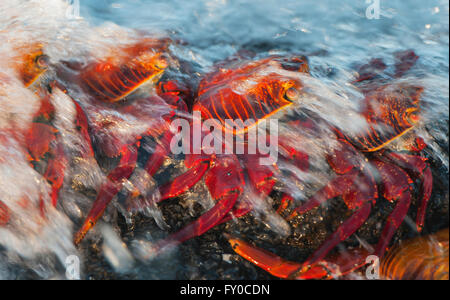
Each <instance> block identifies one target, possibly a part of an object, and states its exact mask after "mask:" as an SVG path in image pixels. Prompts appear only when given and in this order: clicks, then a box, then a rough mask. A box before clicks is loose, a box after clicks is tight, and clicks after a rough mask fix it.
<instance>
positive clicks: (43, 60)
mask: <svg viewBox="0 0 450 300" xmlns="http://www.w3.org/2000/svg"><path fill="white" fill-rule="evenodd" d="M35 61H36V65H37V66H38V67H39V68H40V69H46V68H48V63H49V57H48V56H47V55H39V56H38V57H36V60H35Z"/></svg>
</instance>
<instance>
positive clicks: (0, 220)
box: [0, 200, 10, 226]
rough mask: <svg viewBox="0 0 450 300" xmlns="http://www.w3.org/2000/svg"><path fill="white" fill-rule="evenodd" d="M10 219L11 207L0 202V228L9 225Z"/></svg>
mask: <svg viewBox="0 0 450 300" xmlns="http://www.w3.org/2000/svg"><path fill="white" fill-rule="evenodd" d="M9 219H10V211H9V207H8V206H6V204H5V203H3V201H1V200H0V226H5V225H6V224H8V222H9Z"/></svg>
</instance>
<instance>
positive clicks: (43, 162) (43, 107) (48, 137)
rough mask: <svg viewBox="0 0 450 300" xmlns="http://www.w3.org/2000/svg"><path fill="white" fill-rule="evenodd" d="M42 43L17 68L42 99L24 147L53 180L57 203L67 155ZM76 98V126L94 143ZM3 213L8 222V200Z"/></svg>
mask: <svg viewBox="0 0 450 300" xmlns="http://www.w3.org/2000/svg"><path fill="white" fill-rule="evenodd" d="M42 47H43V45H40V44H38V45H33V46H31V47H30V48H29V49H28V50H29V52H28V53H27V54H26V55H24V56H23V57H22V58H21V59H19V61H20V63H19V65H18V66H17V69H18V73H19V77H20V79H22V81H23V84H24V85H25V87H27V88H31V89H33V90H34V91H35V93H36V95H37V96H38V98H39V101H40V104H39V109H38V111H37V112H36V113H35V115H34V118H33V120H32V122H31V125H30V127H29V129H28V130H27V132H26V133H25V142H24V148H26V151H27V154H28V158H29V160H30V162H31V164H32V165H33V167H35V169H36V170H42V175H43V177H44V179H45V180H47V181H48V183H49V184H50V187H51V193H50V198H51V203H52V205H53V206H56V205H57V201H58V194H59V191H60V189H61V187H62V185H63V182H64V176H65V169H66V166H67V158H66V154H65V151H64V146H63V143H62V141H61V138H60V136H59V130H58V129H57V128H56V127H55V126H54V119H55V113H56V112H55V107H54V105H53V103H52V95H51V93H50V92H49V90H51V89H52V88H53V87H55V85H54V84H51V85H49V86H46V84H45V82H44V81H43V80H42V78H43V77H44V76H45V74H46V72H47V71H48V68H49V66H48V62H49V58H48V56H47V55H45V54H44V52H43V50H42ZM22 50H23V49H22ZM72 102H73V104H74V106H75V109H76V117H75V119H76V121H75V122H76V124H75V127H76V128H77V130H78V131H79V132H80V133H81V135H82V136H83V137H84V138H85V139H86V142H87V143H88V144H89V145H90V140H89V135H88V132H87V119H86V116H85V114H84V112H83V110H82V109H81V107H80V106H79V105H78V103H77V102H75V101H73V100H72ZM43 201H44V200H43V198H42V195H41V201H40V202H41V203H40V205H41V210H43V209H44V202H43ZM0 202H1V201H0ZM22 203H23V205H24V206H25V205H27V204H26V203H28V201H27V199H25V198H24V199H23V201H22ZM0 215H1V217H0V219H1V220H0V224H6V223H8V220H9V215H10V211H9V208H8V207H6V205H5V204H4V203H0Z"/></svg>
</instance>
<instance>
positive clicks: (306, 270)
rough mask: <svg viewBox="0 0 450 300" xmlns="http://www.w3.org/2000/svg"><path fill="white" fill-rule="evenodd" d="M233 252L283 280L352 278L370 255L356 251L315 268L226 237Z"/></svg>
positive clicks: (333, 258)
mask: <svg viewBox="0 0 450 300" xmlns="http://www.w3.org/2000/svg"><path fill="white" fill-rule="evenodd" d="M225 237H226V238H227V239H228V242H229V243H230V245H231V247H232V248H233V250H234V251H235V252H236V253H237V254H239V255H240V256H242V257H243V258H245V259H246V260H248V261H250V262H251V263H253V264H255V265H256V266H258V267H260V268H261V269H263V270H265V271H267V272H269V273H270V274H272V275H273V276H276V277H278V278H283V279H333V278H337V277H339V276H342V275H346V274H349V273H351V272H353V271H355V270H356V269H358V268H361V267H362V266H364V265H365V264H366V262H365V260H366V257H367V256H368V255H369V253H368V252H367V251H365V250H362V249H354V250H353V251H351V253H350V255H344V256H343V255H335V256H331V257H329V258H327V260H322V261H319V262H317V263H314V264H312V265H309V264H307V263H306V264H305V263H297V262H292V261H288V260H286V259H283V258H281V257H279V256H277V255H275V254H273V253H271V252H269V251H266V250H263V249H260V248H258V247H255V246H253V245H251V244H249V243H247V242H245V241H243V240H240V239H237V238H233V237H231V236H229V235H225Z"/></svg>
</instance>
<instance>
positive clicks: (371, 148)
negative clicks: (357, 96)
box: [230, 51, 432, 279]
mask: <svg viewBox="0 0 450 300" xmlns="http://www.w3.org/2000/svg"><path fill="white" fill-rule="evenodd" d="M396 58H397V64H396V66H395V67H396V68H395V73H394V75H393V76H391V78H392V77H394V78H395V77H398V76H400V75H402V74H403V73H404V72H406V71H407V70H408V69H409V68H410V67H412V65H413V64H414V62H415V61H416V60H417V56H416V55H415V54H414V52H412V51H405V52H400V53H397V54H396ZM385 68H386V66H385V65H384V64H383V63H382V62H381V61H380V60H372V61H371V63H370V64H369V65H365V66H363V67H361V69H360V77H359V78H358V80H356V81H355V82H356V83H357V84H358V85H362V88H363V91H364V93H365V99H364V103H363V106H362V110H361V114H362V116H363V117H364V118H365V119H366V121H367V124H368V128H367V129H366V131H364V132H362V133H361V134H358V135H357V134H348V133H344V132H342V131H340V130H338V129H335V131H336V135H337V139H338V142H339V143H338V147H337V148H336V149H333V152H332V153H331V154H330V155H329V157H328V162H329V164H330V166H331V167H332V169H333V170H334V171H335V173H336V177H335V178H334V179H332V180H331V181H330V182H329V183H328V184H326V185H325V187H323V188H322V189H321V190H319V191H318V192H317V193H316V194H315V195H314V196H313V197H311V198H310V199H309V200H307V201H306V203H304V204H303V205H301V206H299V207H297V208H295V210H294V212H293V213H292V214H291V215H290V216H289V218H288V219H292V218H294V217H295V216H296V215H298V214H303V213H305V212H307V211H309V210H311V209H313V208H315V207H317V206H319V205H321V204H323V203H325V202H326V201H327V200H329V199H332V198H335V197H339V196H340V197H342V199H343V200H344V202H345V204H346V205H347V207H348V208H349V209H350V210H352V211H353V215H352V216H351V217H350V218H349V219H347V220H346V221H345V222H344V223H342V225H341V226H340V227H339V228H338V229H337V230H336V232H334V233H333V234H332V235H331V236H330V237H328V238H327V239H326V241H325V242H324V243H323V244H322V245H321V246H320V247H319V249H317V250H316V251H315V252H314V253H313V254H312V255H311V256H310V257H309V258H308V259H307V260H306V261H305V262H303V263H293V262H288V261H285V260H283V259H281V258H279V257H277V256H276V255H274V254H270V253H267V252H265V251H261V250H259V249H257V248H256V247H253V246H251V245H250V244H247V243H245V242H243V241H241V240H238V239H231V240H230V243H231V245H232V247H233V249H234V250H235V251H236V252H237V253H239V254H240V255H242V256H243V257H244V258H246V259H247V260H250V261H252V262H253V263H255V264H256V265H258V266H260V267H262V268H263V269H264V270H266V271H268V272H270V273H271V274H273V275H275V276H278V277H282V278H298V279H307V278H330V277H331V276H332V275H333V274H339V272H337V271H336V270H335V269H333V267H332V266H333V265H335V264H337V265H338V266H339V264H340V263H342V262H343V261H344V258H343V257H337V258H336V257H335V258H334V259H332V260H330V261H333V262H334V263H333V264H330V263H329V262H330V261H328V259H327V260H324V259H325V258H326V256H327V254H328V253H329V252H330V251H331V250H332V249H333V248H334V247H335V246H337V245H338V244H339V243H340V242H342V241H344V240H346V239H347V238H348V237H350V236H351V235H352V234H353V233H354V232H355V231H356V230H358V228H359V227H360V226H362V225H363V224H364V223H365V221H366V219H367V218H368V217H369V214H370V212H371V209H372V207H373V206H374V204H375V202H376V201H377V200H378V199H379V197H380V196H382V197H383V198H385V199H387V200H388V201H390V202H392V203H395V208H394V210H393V211H392V213H391V214H390V216H389V217H388V220H387V223H386V225H385V227H384V229H383V231H382V234H381V237H380V239H379V242H378V245H377V246H376V248H375V251H374V253H373V254H375V255H377V256H378V257H383V255H384V253H385V251H386V249H387V247H388V245H389V242H390V241H391V239H392V236H393V235H394V233H395V231H396V230H397V229H398V228H399V226H400V225H401V224H402V222H403V219H404V218H405V216H406V214H407V212H408V209H409V207H410V204H411V200H412V197H413V188H412V183H413V180H412V179H411V178H412V177H413V178H415V177H419V178H420V179H421V181H422V184H421V187H420V196H419V201H420V205H419V208H418V212H417V220H416V225H417V230H418V231H419V232H420V231H421V230H422V227H423V224H424V218H425V212H426V207H427V203H428V200H429V198H430V195H431V189H432V174H431V170H430V167H429V166H428V164H427V163H426V159H425V158H423V157H420V156H417V155H415V154H414V151H420V150H422V149H423V147H424V146H425V145H424V144H423V141H421V140H417V142H416V143H413V144H412V146H411V145H407V147H406V149H405V151H402V152H397V151H392V150H390V149H388V148H387V147H386V146H387V145H388V144H390V143H391V142H392V141H394V140H397V139H398V137H400V136H402V135H403V134H405V133H406V132H408V131H409V130H410V129H412V128H413V127H414V125H415V124H416V123H417V121H418V120H419V115H418V112H419V99H420V94H421V92H422V90H423V89H422V88H421V87H417V86H411V85H406V84H396V85H388V84H384V82H382V81H381V80H379V79H378V78H377V74H378V73H380V72H382V71H383V70H384V69H385ZM357 149H358V150H357ZM408 150H409V151H408ZM360 152H366V153H368V154H367V155H366V157H361V155H360ZM365 158H367V160H366V159H365ZM378 184H380V186H381V195H379V194H378V188H377V185H378ZM364 264H365V262H364V261H361V257H360V256H355V258H354V259H353V260H351V261H350V263H348V264H346V265H345V266H342V265H341V267H342V268H341V269H340V270H338V271H340V273H344V272H345V270H347V271H349V270H352V269H354V268H356V267H360V266H362V265H364Z"/></svg>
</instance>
